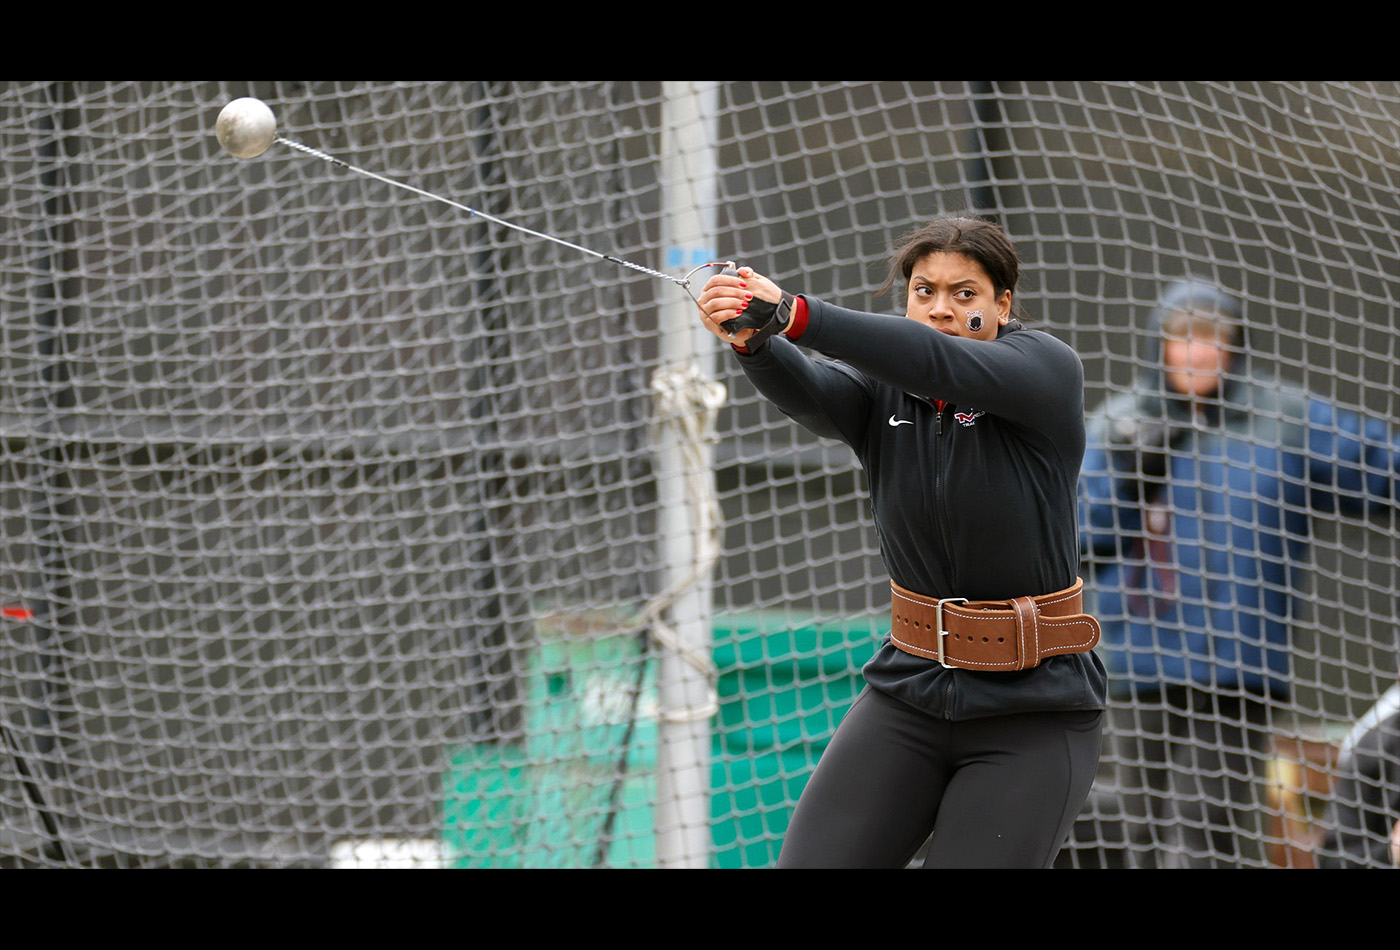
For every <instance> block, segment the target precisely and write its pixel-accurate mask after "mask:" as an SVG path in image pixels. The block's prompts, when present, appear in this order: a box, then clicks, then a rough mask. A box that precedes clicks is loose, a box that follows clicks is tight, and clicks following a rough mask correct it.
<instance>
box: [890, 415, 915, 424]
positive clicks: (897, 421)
mask: <svg viewBox="0 0 1400 950" xmlns="http://www.w3.org/2000/svg"><path fill="white" fill-rule="evenodd" d="M913 424H914V422H913V420H912V419H896V418H895V417H894V414H893V413H891V414H890V425H892V426H912V425H913Z"/></svg>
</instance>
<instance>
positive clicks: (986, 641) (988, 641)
mask: <svg viewBox="0 0 1400 950" xmlns="http://www.w3.org/2000/svg"><path fill="white" fill-rule="evenodd" d="M982 642H983V643H990V642H991V641H990V640H988V639H987V638H986V637H983V638H982Z"/></svg>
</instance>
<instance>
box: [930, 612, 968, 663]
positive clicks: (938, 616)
mask: <svg viewBox="0 0 1400 950" xmlns="http://www.w3.org/2000/svg"><path fill="white" fill-rule="evenodd" d="M965 603H967V598H966V597H944V598H943V599H941V600H939V601H938V603H936V604H934V606H933V625H934V626H935V627H937V628H938V631H937V632H938V662H939V664H940V665H941V666H947V665H948V664H947V663H945V662H944V653H943V638H944V637H946V636H947V635H948V631H947V630H945V629H943V605H944V604H965Z"/></svg>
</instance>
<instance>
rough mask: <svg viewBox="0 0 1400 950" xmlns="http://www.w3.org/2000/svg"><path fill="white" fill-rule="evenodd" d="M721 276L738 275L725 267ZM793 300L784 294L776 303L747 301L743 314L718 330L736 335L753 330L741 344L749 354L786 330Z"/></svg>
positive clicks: (790, 295)
mask: <svg viewBox="0 0 1400 950" xmlns="http://www.w3.org/2000/svg"><path fill="white" fill-rule="evenodd" d="M720 273H722V274H736V275H737V274H738V273H739V272H738V271H737V270H735V269H734V268H732V267H726V268H725V269H724V270H722V271H720ZM794 302H795V298H794V297H793V296H792V294H789V293H784V294H783V299H782V300H780V301H779V302H778V303H769V302H768V301H767V300H760V299H758V298H757V297H755V298H754V299H753V300H751V301H749V305H748V307H746V308H745V309H744V312H743V313H741V314H739V315H738V316H737V317H734V318H733V319H730V320H726V321H724V322H723V323H721V324H720V328H721V329H723V330H724V332H725V333H738V332H739V331H740V330H753V331H754V334H753V336H751V337H749V338H748V340H747V341H746V342H745V343H744V344H743V345H744V346H745V347H746V348H747V349H748V351H749V352H750V353H752V352H753V351H754V350H756V349H758V347H759V344H761V343H762V342H763V341H764V340H766V339H768V338H769V337H770V336H772V335H773V334H775V333H781V332H782V331H783V330H786V329H787V328H788V324H789V323H791V322H792V306H793V303H794Z"/></svg>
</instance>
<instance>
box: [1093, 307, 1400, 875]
mask: <svg viewBox="0 0 1400 950" xmlns="http://www.w3.org/2000/svg"><path fill="white" fill-rule="evenodd" d="M1242 317H1243V314H1242V309H1241V305H1240V302H1239V301H1238V300H1237V299H1235V298H1234V297H1232V296H1230V295H1229V294H1227V293H1225V292H1224V291H1222V290H1221V289H1220V288H1218V287H1216V286H1213V285H1211V284H1209V283H1205V282H1201V281H1194V280H1187V281H1179V282H1176V283H1173V284H1171V285H1169V286H1168V287H1167V288H1166V289H1165V292H1164V293H1163V295H1162V297H1161V299H1160V301H1159V303H1158V305H1157V306H1156V307H1155V309H1154V310H1153V312H1152V315H1151V326H1150V329H1149V331H1148V337H1147V339H1148V340H1149V346H1148V352H1147V354H1146V357H1145V359H1144V361H1143V364H1142V365H1143V368H1142V369H1141V371H1140V372H1139V375H1138V378H1137V379H1136V381H1135V383H1134V385H1133V386H1132V387H1131V388H1130V389H1129V390H1128V391H1126V392H1122V393H1119V394H1117V395H1111V396H1110V397H1109V398H1108V400H1106V402H1105V403H1104V405H1102V406H1101V407H1100V408H1099V409H1098V410H1096V411H1095V412H1094V413H1093V414H1092V415H1091V418H1090V422H1089V426H1088V433H1087V435H1088V446H1087V450H1086V453H1085V459H1084V468H1083V473H1082V477H1081V479H1080V496H1081V504H1080V524H1081V544H1082V552H1083V554H1084V555H1085V557H1086V560H1087V562H1088V566H1087V569H1086V575H1085V576H1086V577H1087V578H1090V580H1089V582H1088V583H1087V584H1086V589H1089V591H1090V594H1091V597H1092V604H1093V606H1092V607H1087V608H1086V609H1088V610H1090V611H1091V612H1092V613H1094V614H1095V615H1096V616H1097V617H1098V618H1099V621H1100V623H1101V624H1102V628H1103V645H1102V647H1101V649H1102V650H1103V652H1104V656H1105V660H1106V663H1107V666H1108V670H1109V684H1110V700H1111V701H1110V708H1109V722H1108V736H1109V743H1110V749H1111V753H1112V759H1113V761H1114V763H1115V767H1116V775H1115V779H1116V784H1117V785H1118V786H1119V791H1120V792H1121V795H1122V809H1123V813H1124V814H1123V818H1124V822H1125V826H1126V827H1125V837H1126V845H1127V848H1128V849H1129V861H1130V863H1131V864H1132V865H1133V866H1138V867H1157V866H1166V867H1241V866H1255V867H1259V866H1264V864H1265V861H1264V854H1263V847H1262V842H1261V837H1262V835H1261V827H1260V826H1261V821H1260V818H1261V814H1260V812H1261V801H1263V800H1264V792H1263V790H1262V785H1263V782H1264V780H1265V778H1266V775H1267V765H1268V761H1269V758H1270V756H1271V754H1272V751H1271V750H1272V724H1271V711H1272V709H1273V707H1274V704H1276V703H1283V702H1287V701H1288V700H1289V698H1290V682H1291V678H1292V677H1291V670H1292V664H1291V656H1290V621H1291V620H1292V619H1293V618H1294V617H1295V616H1296V615H1297V613H1298V608H1299V607H1300V605H1301V604H1300V597H1301V590H1302V582H1303V576H1302V575H1303V573H1304V571H1305V569H1306V566H1307V563H1308V549H1307V544H1308V538H1309V537H1310V535H1311V519H1313V518H1314V517H1317V516H1323V517H1325V516H1327V515H1330V514H1331V513H1333V512H1335V511H1342V512H1346V513H1348V514H1356V515H1360V514H1365V513H1368V512H1370V511H1373V510H1375V509H1377V508H1381V507H1384V506H1389V505H1391V504H1393V503H1394V500H1395V498H1396V497H1397V493H1396V488H1395V480H1396V475H1397V472H1400V452H1397V449H1396V447H1395V446H1394V445H1393V444H1392V443H1391V441H1390V439H1389V437H1388V433H1387V427H1386V426H1385V425H1384V424H1383V423H1381V422H1379V421H1376V420H1364V419H1362V418H1361V417H1359V416H1358V415H1356V414H1354V413H1350V412H1345V411H1343V410H1341V409H1339V408H1337V407H1336V406H1334V405H1332V404H1330V403H1329V402H1327V401H1326V400H1323V399H1320V398H1317V397H1316V396H1313V395H1310V394H1308V393H1305V392H1302V391H1300V390H1297V389H1294V388H1291V387H1288V386H1286V385H1284V384H1282V383H1281V382H1280V381H1279V380H1277V379H1276V378H1274V377H1273V376H1271V375H1268V374H1265V373H1261V372H1257V371H1255V370H1254V368H1252V367H1251V366H1250V363H1249V345H1248V340H1247V337H1246V332H1245V323H1244V321H1243V319H1242Z"/></svg>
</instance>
